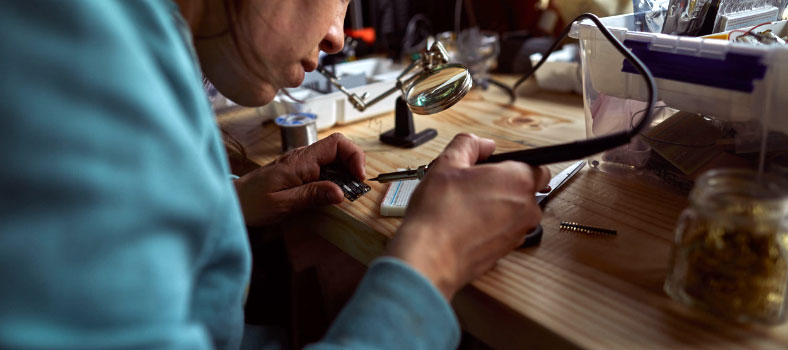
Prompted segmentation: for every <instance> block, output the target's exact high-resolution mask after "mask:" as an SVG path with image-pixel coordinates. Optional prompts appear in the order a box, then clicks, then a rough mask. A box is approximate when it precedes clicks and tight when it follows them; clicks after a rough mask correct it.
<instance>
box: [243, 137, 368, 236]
mask: <svg viewBox="0 0 788 350" xmlns="http://www.w3.org/2000/svg"><path fill="white" fill-rule="evenodd" d="M335 161H338V162H339V163H341V164H343V165H344V166H345V167H347V169H348V170H349V171H350V173H351V174H353V175H354V176H356V177H357V178H358V179H359V180H364V178H365V173H364V166H365V164H366V156H365V155H364V151H362V150H361V148H360V147H358V146H356V145H355V144H354V143H353V142H351V141H350V140H348V139H347V138H345V137H344V136H342V134H332V135H331V136H328V137H326V138H324V139H322V140H320V141H317V142H315V143H314V144H312V145H309V146H306V147H301V148H297V149H294V150H292V151H290V152H288V153H285V154H284V155H282V156H281V157H279V158H278V159H276V160H274V161H273V162H271V163H269V164H267V165H265V166H263V167H261V168H259V169H256V170H254V171H252V172H250V173H248V174H246V175H244V176H242V177H241V178H239V179H237V180H235V181H234V182H235V189H236V192H238V198H239V200H240V202H241V210H242V211H243V215H244V219H245V221H246V224H247V225H249V226H263V225H268V224H272V223H275V222H277V221H279V220H281V219H282V218H283V217H284V216H285V215H287V214H289V213H291V212H294V211H299V210H303V209H306V208H310V207H316V206H322V205H330V204H339V203H341V202H342V200H343V199H344V194H343V193H342V190H341V189H340V188H339V186H337V185H336V184H334V183H333V182H330V181H319V179H320V167H321V166H324V165H328V164H331V163H334V162H335Z"/></svg>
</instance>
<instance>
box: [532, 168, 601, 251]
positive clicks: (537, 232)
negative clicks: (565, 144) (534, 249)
mask: <svg viewBox="0 0 788 350" xmlns="http://www.w3.org/2000/svg"><path fill="white" fill-rule="evenodd" d="M585 165H586V161H585V160H579V161H577V162H575V163H573V164H572V165H570V166H568V167H567V168H566V169H564V170H562V171H561V172H560V173H558V175H556V176H553V177H552V178H550V182H548V184H547V186H548V187H547V188H548V191H547V192H537V193H536V203H537V204H539V206H541V207H544V204H545V200H546V199H547V197H549V196H550V195H551V194H553V192H555V191H556V190H557V189H558V188H559V187H561V186H562V185H563V184H565V183H566V182H567V181H569V179H570V178H571V177H572V176H573V175H575V174H577V173H578V172H579V171H580V169H583V167H584V166H585ZM543 231H544V230H543V229H542V225H536V227H535V228H534V229H533V230H531V232H529V233H528V234H527V235H525V241H524V242H523V245H521V246H520V247H521V248H522V247H530V246H535V245H537V244H539V242H541V241H542V232H543Z"/></svg>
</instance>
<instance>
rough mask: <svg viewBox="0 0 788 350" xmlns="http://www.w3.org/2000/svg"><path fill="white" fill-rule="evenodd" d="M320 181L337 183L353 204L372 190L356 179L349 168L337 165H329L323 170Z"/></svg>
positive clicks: (321, 170)
mask: <svg viewBox="0 0 788 350" xmlns="http://www.w3.org/2000/svg"><path fill="white" fill-rule="evenodd" d="M320 180H328V181H331V182H333V183H335V184H336V185H337V186H339V188H340V189H342V192H343V193H344V194H345V198H347V199H348V200H349V201H351V202H353V201H355V200H356V199H359V198H360V197H361V196H363V195H364V194H366V193H367V192H369V190H371V189H372V188H371V187H369V185H367V184H365V183H363V182H361V181H359V180H358V179H356V177H355V176H353V175H352V174H351V173H350V172H349V171H348V170H347V168H345V167H344V166H342V165H340V164H337V163H334V164H329V165H326V166H324V167H323V168H321V169H320Z"/></svg>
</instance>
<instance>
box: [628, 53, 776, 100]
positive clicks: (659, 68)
mask: <svg viewBox="0 0 788 350" xmlns="http://www.w3.org/2000/svg"><path fill="white" fill-rule="evenodd" d="M624 45H626V46H627V47H629V48H630V49H631V50H632V53H633V54H635V56H637V57H638V58H639V59H640V60H641V61H643V63H644V64H645V65H646V66H647V67H648V69H649V70H651V73H653V74H654V77H656V78H662V79H670V80H676V81H681V82H685V83H692V84H699V85H705V86H711V87H717V88H722V89H727V90H734V91H742V92H752V91H753V90H754V89H755V80H760V79H763V77H764V76H766V69H767V66H766V65H764V64H762V63H761V57H760V56H754V55H745V54H741V53H732V52H729V53H728V54H727V55H726V56H725V59H724V60H718V59H713V58H705V57H697V56H687V55H682V54H677V53H670V52H660V51H652V50H651V49H649V47H648V46H649V43H647V42H642V41H635V40H625V41H624ZM621 71H622V72H626V73H638V71H637V70H635V67H634V66H632V64H631V63H629V61H627V60H624V63H623V67H622V68H621Z"/></svg>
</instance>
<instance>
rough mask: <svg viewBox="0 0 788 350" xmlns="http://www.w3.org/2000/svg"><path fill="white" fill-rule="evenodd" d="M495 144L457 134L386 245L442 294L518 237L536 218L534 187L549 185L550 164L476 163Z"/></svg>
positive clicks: (448, 293)
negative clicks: (533, 165)
mask: <svg viewBox="0 0 788 350" xmlns="http://www.w3.org/2000/svg"><path fill="white" fill-rule="evenodd" d="M493 150H495V143H494V142H493V141H492V140H489V139H481V138H479V137H477V136H475V135H470V134H460V135H457V136H455V137H454V140H452V142H451V143H450V144H449V145H448V146H447V147H446V149H445V150H444V151H443V153H441V155H440V156H438V158H437V159H436V160H435V161H434V162H433V163H432V165H431V166H430V169H429V172H428V173H427V175H426V176H425V177H424V178H423V179H422V180H421V183H420V184H419V186H418V188H417V189H416V191H415V192H414V193H413V196H412V197H411V199H410V203H409V205H408V209H407V212H406V214H405V219H404V221H403V222H402V226H400V228H399V230H398V231H397V233H396V235H395V236H394V238H393V239H392V241H391V242H390V243H389V245H388V248H387V252H386V254H387V255H390V256H393V257H396V258H399V259H401V260H403V261H405V262H406V263H408V264H410V265H411V266H412V267H413V268H415V269H416V270H417V271H419V272H421V273H422V274H423V275H424V276H426V277H427V278H428V279H429V280H431V281H432V282H433V283H434V284H435V286H436V287H437V288H438V290H440V291H441V293H443V295H444V296H445V297H446V299H447V300H451V298H452V296H453V295H454V293H455V292H456V291H457V290H459V289H460V288H461V287H462V286H464V285H465V284H467V283H469V282H470V281H472V280H474V279H475V278H477V277H479V276H480V275H481V274H483V273H484V272H486V271H487V270H489V269H490V268H492V267H493V266H494V265H495V262H496V261H497V260H498V259H499V258H501V257H503V256H504V255H505V254H506V253H508V252H509V251H511V250H512V249H514V248H516V247H518V246H519V245H521V244H522V243H523V241H524V239H525V235H526V234H527V233H528V232H529V231H530V230H531V229H533V228H534V227H536V225H537V224H539V221H540V219H541V214H542V212H541V210H540V208H539V205H538V204H537V203H536V199H535V196H534V193H535V191H537V190H539V189H542V188H544V187H545V186H546V185H547V183H548V181H549V179H550V172H549V170H548V169H547V168H545V167H532V166H529V165H527V164H524V163H520V162H513V161H507V162H502V163H496V164H484V165H477V166H474V164H475V163H476V162H478V161H480V160H483V159H485V158H487V157H488V156H489V155H490V154H492V152H493Z"/></svg>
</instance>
